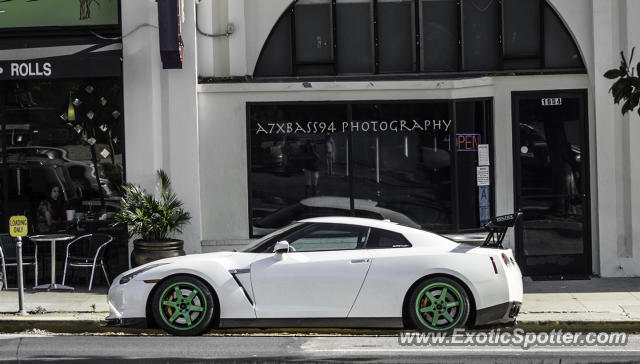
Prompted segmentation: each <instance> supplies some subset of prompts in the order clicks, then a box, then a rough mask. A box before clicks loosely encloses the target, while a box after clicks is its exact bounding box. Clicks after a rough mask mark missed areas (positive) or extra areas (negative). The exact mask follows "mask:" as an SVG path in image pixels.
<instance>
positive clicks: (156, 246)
mask: <svg viewBox="0 0 640 364" xmlns="http://www.w3.org/2000/svg"><path fill="white" fill-rule="evenodd" d="M181 255H185V253H184V241H182V240H178V239H174V240H163V241H148V240H140V239H138V240H134V241H133V251H132V252H131V267H137V266H139V265H143V264H146V263H149V262H153V261H154V260H159V259H164V258H172V257H178V256H181Z"/></svg>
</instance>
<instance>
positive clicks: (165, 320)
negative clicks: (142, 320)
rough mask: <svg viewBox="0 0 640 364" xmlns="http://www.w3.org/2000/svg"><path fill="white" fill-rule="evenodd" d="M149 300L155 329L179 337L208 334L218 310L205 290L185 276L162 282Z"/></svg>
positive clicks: (204, 286)
mask: <svg viewBox="0 0 640 364" xmlns="http://www.w3.org/2000/svg"><path fill="white" fill-rule="evenodd" d="M152 299H153V301H152V302H151V309H152V311H153V319H154V320H155V322H156V324H157V325H158V327H160V328H161V329H163V330H165V331H166V332H168V333H170V334H173V335H179V336H195V335H201V334H203V333H204V332H206V331H207V330H209V327H210V325H211V321H212V320H213V317H214V313H215V312H217V309H218V308H217V307H216V301H215V300H214V298H213V294H212V292H211V290H210V289H209V287H207V285H206V284H204V282H202V280H200V279H198V278H195V277H192V276H186V275H180V276H174V277H171V278H169V279H167V280H165V281H162V282H161V283H160V284H159V285H158V288H157V289H156V290H155V293H154V295H153V298H152Z"/></svg>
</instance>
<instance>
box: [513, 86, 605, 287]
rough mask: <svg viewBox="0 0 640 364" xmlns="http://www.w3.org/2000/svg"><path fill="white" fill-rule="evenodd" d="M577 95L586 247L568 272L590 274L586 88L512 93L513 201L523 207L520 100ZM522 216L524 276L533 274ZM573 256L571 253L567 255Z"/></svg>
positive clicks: (518, 233)
mask: <svg viewBox="0 0 640 364" xmlns="http://www.w3.org/2000/svg"><path fill="white" fill-rule="evenodd" d="M576 96H578V97H579V99H580V101H581V110H580V116H581V120H582V122H581V123H580V127H581V132H580V134H581V137H582V144H583V145H582V148H583V149H584V150H581V153H580V157H581V161H582V163H581V164H582V171H581V173H582V176H583V177H582V180H583V182H582V183H583V186H582V187H583V191H584V193H583V196H582V203H583V217H582V218H583V220H584V223H583V248H584V253H583V256H584V259H583V260H584V261H583V262H580V264H576V265H574V267H575V268H576V271H575V272H567V273H568V274H591V273H592V269H593V262H592V259H593V257H592V251H591V249H592V241H591V240H592V239H591V238H592V237H591V231H592V230H591V173H590V158H589V151H590V146H589V114H588V91H587V89H560V90H536V91H512V92H511V127H512V154H513V203H514V207H515V210H516V211H518V210H520V209H521V206H520V194H521V191H520V189H521V184H522V182H521V177H522V174H521V173H522V170H521V166H520V131H519V128H517V127H516V120H517V119H516V118H517V117H519V116H520V115H519V105H518V102H519V101H520V100H522V99H535V98H542V97H554V98H563V97H576ZM523 220H524V219H521V220H520V222H519V223H518V225H517V226H516V227H515V253H516V259H517V261H518V264H519V265H520V267H521V268H522V270H523V274H524V275H530V274H529V273H530V271H529V269H528V267H527V265H526V264H525V263H526V261H525V255H524V244H523V233H524V231H523V229H522V224H523ZM567 256H570V255H567Z"/></svg>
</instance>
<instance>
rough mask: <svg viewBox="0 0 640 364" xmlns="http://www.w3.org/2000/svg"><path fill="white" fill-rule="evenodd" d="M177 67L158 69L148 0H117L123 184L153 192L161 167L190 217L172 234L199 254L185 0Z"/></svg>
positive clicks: (192, 66)
mask: <svg viewBox="0 0 640 364" xmlns="http://www.w3.org/2000/svg"><path fill="white" fill-rule="evenodd" d="M184 10H185V23H184V24H183V27H182V36H183V41H184V45H185V47H184V49H185V51H184V63H183V68H182V69H181V70H163V69H162V65H161V62H160V51H159V46H158V29H157V27H158V19H157V15H158V10H157V5H156V2H155V1H154V0H137V1H123V2H122V33H123V40H122V43H123V74H124V75H123V79H124V105H125V115H126V117H127V123H126V125H125V145H126V158H127V159H126V163H127V165H126V172H127V180H128V182H132V183H136V184H140V185H142V186H143V187H145V188H146V189H147V190H149V191H153V190H154V187H155V183H156V174H155V171H156V170H158V169H161V168H162V169H164V170H165V171H166V172H167V173H168V174H169V176H170V177H171V179H172V182H173V187H174V190H175V192H176V193H177V195H178V197H179V198H180V199H181V200H182V201H183V202H184V207H185V209H187V210H188V211H189V212H191V214H192V215H193V218H192V220H191V223H190V224H189V225H188V226H186V227H185V228H184V232H183V233H182V234H177V235H176V236H175V237H176V238H181V239H184V240H185V250H186V252H187V253H196V252H200V251H201V248H200V241H201V240H202V231H201V220H200V217H201V203H200V170H199V168H198V167H199V164H198V161H199V159H200V155H199V153H198V110H197V104H196V85H197V71H196V42H195V23H194V16H195V13H194V11H195V7H194V2H193V0H185V2H184Z"/></svg>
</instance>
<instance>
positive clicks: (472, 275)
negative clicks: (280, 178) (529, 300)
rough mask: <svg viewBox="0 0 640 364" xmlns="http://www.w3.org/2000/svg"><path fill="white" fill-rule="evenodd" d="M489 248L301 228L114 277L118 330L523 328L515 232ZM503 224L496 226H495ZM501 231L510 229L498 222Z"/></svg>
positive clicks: (399, 231) (331, 222) (420, 234)
mask: <svg viewBox="0 0 640 364" xmlns="http://www.w3.org/2000/svg"><path fill="white" fill-rule="evenodd" d="M517 216H518V215H517V214H514V215H507V216H506V217H500V218H494V219H492V222H493V223H495V225H494V227H495V226H498V235H497V236H498V238H499V239H498V241H497V243H496V242H495V237H492V235H493V233H490V236H489V237H488V238H487V242H488V246H491V242H490V240H491V239H490V238H492V239H493V241H494V244H493V247H491V248H489V247H475V246H471V245H465V244H458V243H456V242H454V241H452V240H449V239H447V238H445V237H442V236H440V235H437V234H433V233H429V232H426V231H423V230H418V229H414V228H410V227H406V226H402V225H398V224H395V223H391V222H388V221H381V220H372V219H362V218H352V217H322V218H313V219H308V220H303V221H300V222H297V223H294V224H292V225H289V226H287V227H285V228H283V229H280V230H278V231H275V232H273V233H272V234H270V235H268V236H266V237H264V238H262V239H260V240H259V241H257V242H256V243H255V244H253V245H251V246H250V247H248V248H246V249H244V250H243V251H240V252H218V253H208V254H194V255H188V256H183V257H177V258H169V259H164V260H159V261H155V262H152V263H149V264H146V265H143V266H140V267H137V268H135V269H132V270H129V271H127V272H124V273H123V274H121V275H119V276H118V277H116V279H115V280H114V282H113V285H112V286H111V289H110V290H109V308H110V313H109V316H108V317H107V320H108V321H109V323H110V324H111V325H118V326H137V327H160V328H162V329H164V330H166V331H167V332H169V333H171V334H175V335H198V334H202V333H203V332H205V331H207V330H208V329H210V328H213V327H220V328H231V327H236V328H237V327H261V328H266V327H376V328H383V327H384V328H403V327H414V328H417V329H419V330H435V331H450V330H452V329H454V328H457V327H464V326H478V325H488V324H498V323H510V322H513V321H515V317H516V316H517V314H518V311H519V308H520V304H521V302H522V275H521V273H520V269H519V268H518V265H517V264H516V262H515V260H514V259H513V255H512V252H511V250H510V249H502V246H501V244H500V243H501V241H502V238H503V237H504V232H505V231H506V229H507V228H506V226H512V224H513V221H514V220H515V218H516V217H517ZM496 219H497V220H496ZM500 219H502V220H500Z"/></svg>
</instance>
